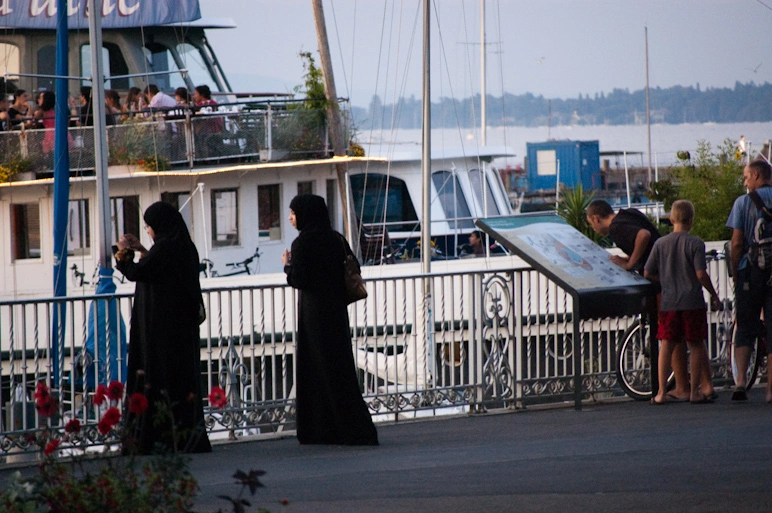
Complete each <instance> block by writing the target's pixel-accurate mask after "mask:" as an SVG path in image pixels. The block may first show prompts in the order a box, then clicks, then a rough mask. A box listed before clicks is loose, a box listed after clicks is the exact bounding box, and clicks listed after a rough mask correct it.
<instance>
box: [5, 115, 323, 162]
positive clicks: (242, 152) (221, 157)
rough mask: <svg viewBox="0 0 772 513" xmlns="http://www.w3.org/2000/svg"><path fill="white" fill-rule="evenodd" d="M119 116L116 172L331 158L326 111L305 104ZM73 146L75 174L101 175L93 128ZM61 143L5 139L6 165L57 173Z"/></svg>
mask: <svg viewBox="0 0 772 513" xmlns="http://www.w3.org/2000/svg"><path fill="white" fill-rule="evenodd" d="M206 109H211V108H208V107H207V108H206ZM115 117H116V123H115V124H112V125H108V126H107V141H108V164H109V165H110V166H120V165H123V166H137V167H138V168H139V169H142V170H151V171H154V170H159V171H164V170H166V169H168V168H169V167H170V166H175V167H185V166H187V167H193V166H194V165H196V164H199V165H200V164H206V163H213V162H221V161H253V162H256V161H282V160H303V159H312V158H325V157H327V156H329V155H330V151H331V150H330V146H329V143H328V135H327V124H326V112H325V111H322V110H309V109H305V108H302V104H300V103H286V102H281V103H276V104H273V103H267V102H266V103H254V102H251V103H235V104H225V105H221V106H219V110H216V111H212V110H206V111H204V110H200V109H199V110H194V109H192V108H188V107H181V108H178V109H174V110H168V111H161V112H155V113H153V114H151V113H149V112H148V113H135V114H133V115H131V117H128V118H127V119H121V117H120V116H119V115H116V116H115ZM68 139H69V154H70V155H69V156H70V169H71V170H72V171H76V172H77V171H88V170H92V169H94V166H95V163H94V162H95V160H94V159H95V155H94V136H93V127H71V128H69V129H68ZM53 140H54V129H53V128H50V129H29V128H22V129H21V130H13V131H7V132H0V150H2V151H0V155H1V156H0V165H3V166H6V167H8V168H11V169H14V170H23V171H29V172H34V173H37V174H38V175H41V174H42V175H45V174H47V173H51V172H52V170H53V166H54V162H53Z"/></svg>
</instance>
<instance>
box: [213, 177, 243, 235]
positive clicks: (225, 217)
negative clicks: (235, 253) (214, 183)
mask: <svg viewBox="0 0 772 513" xmlns="http://www.w3.org/2000/svg"><path fill="white" fill-rule="evenodd" d="M238 244H239V195H238V190H237V189H219V190H213V191H212V246H220V247H222V246H237V245H238Z"/></svg>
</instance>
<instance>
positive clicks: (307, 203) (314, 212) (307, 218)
mask: <svg viewBox="0 0 772 513" xmlns="http://www.w3.org/2000/svg"><path fill="white" fill-rule="evenodd" d="M290 209H291V210H292V211H293V212H294V213H295V221H296V226H297V229H298V231H301V232H302V231H304V230H310V231H317V230H318V231H327V230H332V226H331V225H330V213H329V211H328V210H327V205H326V204H325V203H324V198H322V197H321V196H317V195H315V194H298V195H297V196H295V197H294V198H292V201H291V202H290ZM151 226H152V225H151Z"/></svg>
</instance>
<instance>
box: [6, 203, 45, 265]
mask: <svg viewBox="0 0 772 513" xmlns="http://www.w3.org/2000/svg"><path fill="white" fill-rule="evenodd" d="M11 225H12V226H13V233H12V237H13V240H12V241H11V245H12V247H13V259H14V260H24V259H28V258H40V207H39V206H38V204H37V203H20V204H15V205H11Z"/></svg>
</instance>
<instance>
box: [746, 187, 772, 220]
mask: <svg viewBox="0 0 772 513" xmlns="http://www.w3.org/2000/svg"><path fill="white" fill-rule="evenodd" d="M748 197H749V198H750V199H751V201H752V202H753V204H754V205H756V208H757V209H759V212H761V213H762V214H764V215H765V216H767V217H772V212H770V210H769V208H767V206H766V205H765V204H764V200H763V199H761V196H759V193H758V192H757V191H752V192H749V193H748Z"/></svg>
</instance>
